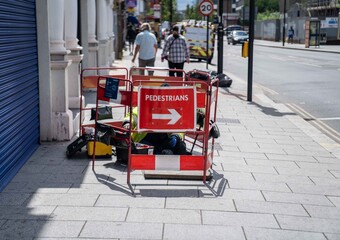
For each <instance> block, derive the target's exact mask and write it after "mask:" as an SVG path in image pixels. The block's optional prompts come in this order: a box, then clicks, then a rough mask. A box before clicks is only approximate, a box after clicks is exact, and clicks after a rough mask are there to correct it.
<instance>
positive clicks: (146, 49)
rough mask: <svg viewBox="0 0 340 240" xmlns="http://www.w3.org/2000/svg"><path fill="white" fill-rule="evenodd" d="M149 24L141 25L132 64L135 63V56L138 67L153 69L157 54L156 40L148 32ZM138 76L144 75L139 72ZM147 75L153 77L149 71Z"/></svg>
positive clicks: (142, 71)
mask: <svg viewBox="0 0 340 240" xmlns="http://www.w3.org/2000/svg"><path fill="white" fill-rule="evenodd" d="M150 29H151V27H150V24H149V23H143V24H142V26H141V31H142V32H141V33H139V34H138V35H137V37H136V40H135V45H136V47H135V52H134V55H133V58H132V63H134V62H135V60H136V57H137V54H138V53H139V56H138V66H139V67H146V66H149V67H154V66H155V58H156V53H157V39H156V37H155V35H154V34H153V33H151V32H150ZM140 74H141V75H144V70H140ZM149 75H153V71H149Z"/></svg>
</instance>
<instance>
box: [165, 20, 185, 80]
mask: <svg viewBox="0 0 340 240" xmlns="http://www.w3.org/2000/svg"><path fill="white" fill-rule="evenodd" d="M189 57H190V55H189V48H188V45H187V42H186V39H185V37H184V36H182V35H180V34H179V33H178V27H177V26H174V27H173V28H172V34H171V35H170V36H169V37H168V38H167V39H166V41H165V45H164V49H163V52H162V62H163V61H164V59H166V60H168V64H169V68H170V69H180V70H183V68H184V63H185V61H186V62H187V63H189V62H190V58H189ZM175 73H176V76H177V77H182V76H183V72H182V71H178V72H175V71H169V76H175Z"/></svg>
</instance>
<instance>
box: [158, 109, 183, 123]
mask: <svg viewBox="0 0 340 240" xmlns="http://www.w3.org/2000/svg"><path fill="white" fill-rule="evenodd" d="M168 110H169V112H170V114H157V113H153V114H152V119H162V120H164V119H170V122H168V125H174V124H175V123H176V122H177V121H178V120H179V119H180V118H181V117H182V116H181V115H180V114H179V113H178V112H177V111H176V110H175V109H168Z"/></svg>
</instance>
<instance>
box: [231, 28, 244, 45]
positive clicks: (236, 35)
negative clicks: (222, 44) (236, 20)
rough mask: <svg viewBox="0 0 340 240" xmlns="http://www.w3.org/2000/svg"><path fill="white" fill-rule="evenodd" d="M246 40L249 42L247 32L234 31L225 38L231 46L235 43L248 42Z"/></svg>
mask: <svg viewBox="0 0 340 240" xmlns="http://www.w3.org/2000/svg"><path fill="white" fill-rule="evenodd" d="M248 40H249V35H248V32H246V31H239V30H235V31H232V32H231V33H230V34H229V35H228V36H227V41H228V44H230V43H232V44H233V45H235V44H237V43H244V42H245V41H248Z"/></svg>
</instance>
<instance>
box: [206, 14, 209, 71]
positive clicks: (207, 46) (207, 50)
mask: <svg viewBox="0 0 340 240" xmlns="http://www.w3.org/2000/svg"><path fill="white" fill-rule="evenodd" d="M206 50H207V51H206V52H207V69H209V15H208V16H207V49H206Z"/></svg>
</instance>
